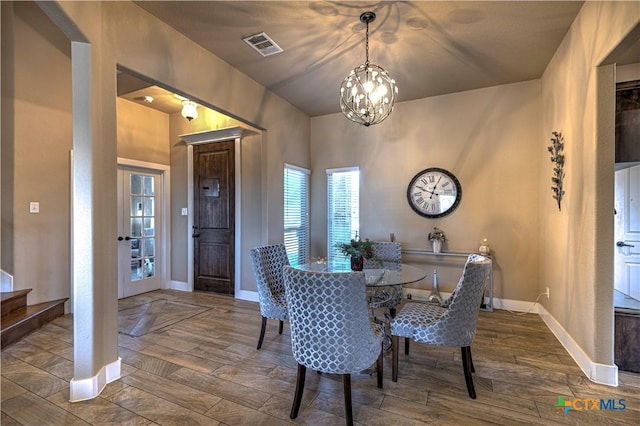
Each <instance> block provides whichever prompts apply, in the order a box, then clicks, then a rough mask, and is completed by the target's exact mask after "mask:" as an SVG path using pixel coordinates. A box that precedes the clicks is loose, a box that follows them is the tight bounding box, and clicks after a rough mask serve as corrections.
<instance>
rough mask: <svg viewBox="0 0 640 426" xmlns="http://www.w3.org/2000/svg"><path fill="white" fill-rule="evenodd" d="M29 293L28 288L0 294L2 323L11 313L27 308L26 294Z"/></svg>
mask: <svg viewBox="0 0 640 426" xmlns="http://www.w3.org/2000/svg"><path fill="white" fill-rule="evenodd" d="M30 291H31V289H30V288H27V289H24V290H16V291H9V292H3V293H2V299H1V302H0V303H1V304H2V305H1V306H0V309H2V321H3V323H4V317H6V316H7V315H9V314H11V313H12V312H14V311H16V310H18V309H21V308H25V307H26V306H27V294H29V292H30Z"/></svg>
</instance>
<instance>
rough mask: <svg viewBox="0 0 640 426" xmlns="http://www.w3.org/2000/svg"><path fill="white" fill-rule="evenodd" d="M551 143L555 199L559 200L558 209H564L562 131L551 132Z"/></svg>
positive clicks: (552, 180)
mask: <svg viewBox="0 0 640 426" xmlns="http://www.w3.org/2000/svg"><path fill="white" fill-rule="evenodd" d="M551 134H552V135H553V137H552V138H551V145H549V146H548V147H547V150H548V151H549V153H550V154H551V162H552V163H553V177H551V182H552V183H553V185H552V186H551V190H552V191H553V199H554V200H556V201H557V202H558V210H560V211H562V208H561V207H560V203H561V202H562V197H563V196H564V189H562V181H563V180H564V153H563V152H564V138H563V137H562V133H560V132H551Z"/></svg>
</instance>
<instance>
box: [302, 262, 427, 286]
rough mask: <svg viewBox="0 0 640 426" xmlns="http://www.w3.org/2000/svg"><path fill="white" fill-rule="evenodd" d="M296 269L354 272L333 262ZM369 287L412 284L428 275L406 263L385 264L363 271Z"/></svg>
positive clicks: (305, 265)
mask: <svg viewBox="0 0 640 426" xmlns="http://www.w3.org/2000/svg"><path fill="white" fill-rule="evenodd" d="M296 268H298V269H302V270H305V271H315V272H353V271H352V270H351V269H349V266H348V265H346V266H345V265H344V264H337V263H336V264H334V263H331V262H309V263H305V264H303V265H299V266H297V267H296ZM362 272H364V276H365V279H366V282H367V287H389V286H402V285H406V284H411V283H414V282H417V281H420V280H422V279H424V278H425V277H426V276H427V273H426V272H425V271H424V270H423V269H421V268H418V267H416V266H413V265H407V264H406V263H395V262H384V265H383V266H382V267H381V268H377V269H363V270H362Z"/></svg>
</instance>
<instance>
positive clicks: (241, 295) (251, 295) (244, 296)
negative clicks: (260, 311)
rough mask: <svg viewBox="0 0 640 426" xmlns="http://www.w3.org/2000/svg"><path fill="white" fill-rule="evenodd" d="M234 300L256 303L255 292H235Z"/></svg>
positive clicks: (256, 296) (256, 294)
mask: <svg viewBox="0 0 640 426" xmlns="http://www.w3.org/2000/svg"><path fill="white" fill-rule="evenodd" d="M235 297H236V299H240V300H248V301H249V302H258V292H257V291H247V290H237V291H236V296H235Z"/></svg>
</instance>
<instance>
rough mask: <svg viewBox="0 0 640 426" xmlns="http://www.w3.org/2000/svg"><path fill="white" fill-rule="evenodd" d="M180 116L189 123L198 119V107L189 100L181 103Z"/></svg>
mask: <svg viewBox="0 0 640 426" xmlns="http://www.w3.org/2000/svg"><path fill="white" fill-rule="evenodd" d="M181 114H182V116H183V117H184V118H186V119H187V120H189V121H191V120H193V119H194V118H198V105H197V104H196V103H195V102H193V101H190V100H185V101H182V112H181Z"/></svg>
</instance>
